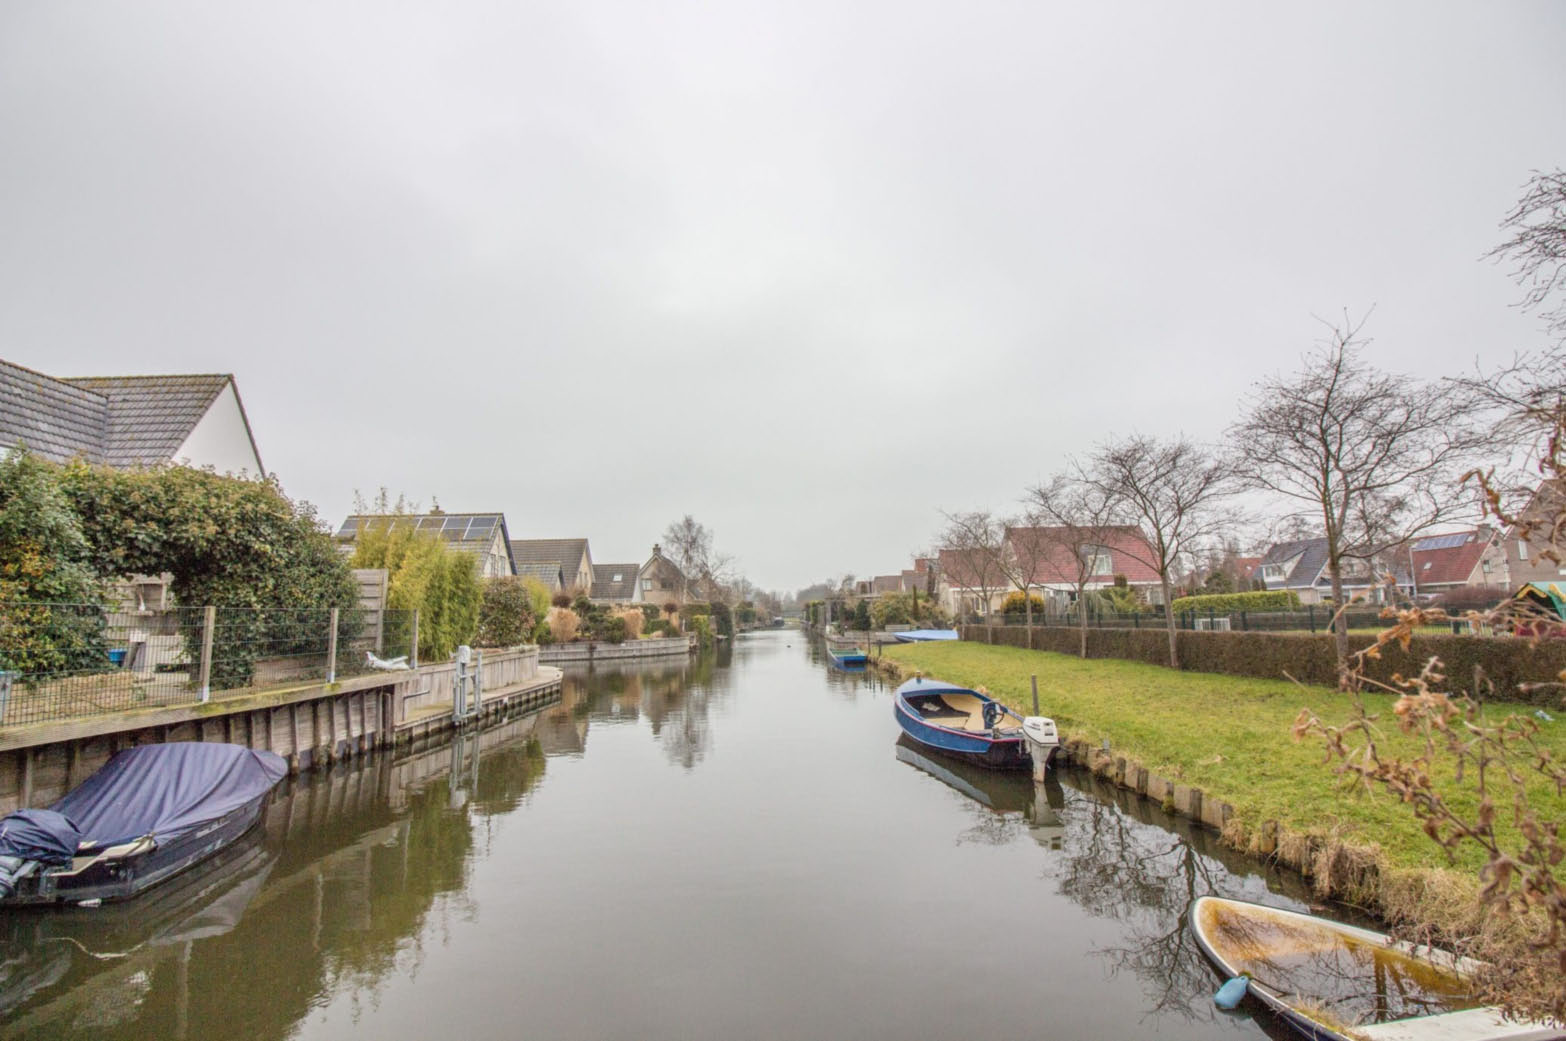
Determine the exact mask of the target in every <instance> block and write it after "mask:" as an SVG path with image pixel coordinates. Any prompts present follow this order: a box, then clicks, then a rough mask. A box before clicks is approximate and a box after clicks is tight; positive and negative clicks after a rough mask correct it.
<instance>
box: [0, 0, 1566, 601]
mask: <svg viewBox="0 0 1566 1041" xmlns="http://www.w3.org/2000/svg"><path fill="white" fill-rule="evenodd" d="M1563 56H1566V4H1562V3H1548V2H1544V3H1533V4H1525V3H1505V4H1503V3H1482V4H1481V3H1471V4H1460V5H1450V4H1438V3H1431V2H1428V0H1420V2H1417V3H1408V4H1388V3H1378V4H1371V5H1366V4H1361V3H1352V4H1343V5H1333V4H1324V3H1309V4H1303V3H1302V4H1293V5H1290V6H1289V7H1287V8H1282V7H1280V6H1278V5H1264V4H1255V3H1250V2H1246V3H1232V4H1217V5H1198V4H1192V3H1179V4H1169V3H1152V4H1145V5H1142V4H1101V3H1087V2H1082V3H1078V4H1071V5H1061V4H1050V3H1040V2H1028V3H1017V4H984V3H963V4H956V3H950V4H930V3H922V2H917V0H896V2H889V0H888V2H877V3H862V4H848V3H843V2H841V0H833V2H830V3H815V2H801V0H782V2H776V3H753V2H747V0H722V2H712V3H668V2H657V3H649V2H645V0H641V2H626V3H601V2H571V3H555V4H528V3H519V2H514V0H506V2H500V0H497V2H492V3H466V2H453V0H441V2H439V3H434V2H432V3H426V4H409V3H403V4H386V3H379V2H377V3H369V2H366V3H358V4H343V3H320V2H317V0H311V2H307V3H284V2H278V0H266V2H264V3H240V2H235V0H225V2H223V3H210V2H196V0H191V2H187V3H171V2H160V0H139V2H137V3H134V4H121V3H58V2H28V0H8V2H6V3H3V4H0V286H3V288H0V357H3V358H5V359H7V360H9V361H13V362H16V363H18V364H22V365H26V366H30V367H33V368H36V369H40V370H43V371H45V372H49V373H51V374H55V375H61V376H80V375H118V374H131V373H158V372H232V373H234V374H235V375H236V376H237V378H238V381H239V387H240V391H241V394H242V396H243V398H244V402H245V406H246V408H247V410H248V412H249V415H250V420H251V423H252V426H253V427H254V430H255V434H256V438H257V441H258V442H259V445H260V448H261V454H262V458H263V460H264V461H265V463H266V465H267V467H268V468H269V469H272V470H274V471H275V472H276V473H277V474H278V475H279V477H280V478H281V479H282V481H283V484H284V487H285V488H286V489H287V490H288V491H289V493H290V494H292V495H294V496H296V497H302V498H305V499H308V500H310V501H312V502H314V503H316V504H317V506H318V507H319V508H320V510H321V513H322V515H323V517H324V518H325V519H326V520H327V521H329V522H331V523H333V524H336V523H337V522H339V521H340V520H341V519H342V516H343V515H344V514H345V513H346V512H348V510H349V508H350V506H351V503H352V498H353V493H354V490H355V489H360V490H362V491H364V492H366V493H373V491H374V490H375V489H376V488H377V487H379V486H381V485H385V486H387V487H389V488H390V489H391V490H392V492H393V493H394V494H395V493H397V492H399V491H400V492H406V493H407V494H409V495H410V496H412V497H414V498H416V499H418V500H421V501H422V502H423V503H424V504H426V505H427V504H428V503H429V501H430V499H431V497H436V498H438V499H439V502H440V505H441V506H442V507H443V508H445V509H446V510H448V511H466V510H486V511H487V510H495V509H500V510H504V511H505V513H506V515H507V518H508V521H509V523H510V527H511V532H512V535H513V537H517V538H525V537H574V536H587V537H589V538H590V539H591V540H592V549H593V554H594V558H595V559H596V560H598V561H600V562H606V563H607V562H618V561H630V560H639V559H641V558H643V557H645V556H646V554H647V552H648V551H649V549H650V547H651V544H652V543H653V541H654V540H655V539H656V538H657V537H658V535H659V533H660V532H661V531H662V530H663V528H664V527H665V526H666V525H667V524H668V523H669V522H670V521H671V520H674V519H675V518H677V517H678V516H680V515H681V514H684V513H691V514H694V515H695V516H696V517H697V518H698V519H699V520H701V521H702V522H704V523H705V524H707V525H708V527H710V528H711V529H712V530H713V531H714V532H715V534H716V537H717V543H718V548H719V549H720V550H722V551H726V552H729V553H732V554H734V555H735V556H736V557H737V558H738V559H739V561H740V564H741V566H742V567H743V569H744V570H745V572H746V573H747V574H748V576H749V577H750V578H751V579H752V580H753V581H754V582H756V583H757V584H758V585H761V586H763V587H767V588H779V589H792V588H797V587H799V586H802V585H805V584H806V583H808V582H810V581H812V580H815V579H818V578H821V577H824V576H826V575H829V574H841V573H843V572H854V573H856V574H860V575H866V574H871V573H886V572H890V571H896V570H898V569H899V568H902V567H906V566H909V565H908V554H909V551H910V550H912V549H914V548H916V547H918V546H920V545H924V544H927V543H928V542H929V541H930V538H931V536H932V534H933V532H934V531H935V530H936V529H937V528H938V527H939V526H940V523H941V519H940V517H939V515H938V513H937V510H938V509H939V508H945V509H951V510H956V509H965V508H970V507H976V506H991V507H996V508H1001V509H1005V508H1009V507H1010V506H1012V505H1013V504H1014V503H1015V501H1016V499H1017V498H1018V497H1019V496H1020V494H1021V493H1022V490H1023V489H1024V487H1025V486H1027V485H1028V484H1031V483H1034V482H1036V481H1038V480H1039V479H1040V478H1043V477H1047V476H1048V475H1049V474H1050V473H1052V472H1053V471H1054V470H1056V469H1057V468H1058V467H1059V466H1060V465H1061V463H1062V461H1063V460H1064V459H1065V457H1066V456H1067V455H1069V454H1071V453H1081V452H1084V451H1086V450H1088V449H1090V448H1091V447H1092V445H1093V443H1094V442H1095V441H1096V440H1098V439H1099V438H1101V437H1103V436H1105V435H1106V434H1113V433H1127V432H1130V431H1132V430H1140V431H1143V432H1147V433H1153V434H1160V435H1163V434H1173V433H1176V432H1180V431H1184V432H1186V433H1189V434H1191V435H1193V436H1195V437H1198V438H1203V439H1209V438H1216V437H1218V436H1219V435H1220V434H1221V432H1222V430H1223V428H1224V427H1225V426H1226V425H1227V424H1228V423H1229V422H1230V421H1231V420H1232V419H1233V418H1234V416H1235V414H1236V408H1237V402H1238V400H1239V399H1240V398H1241V396H1243V395H1244V394H1245V392H1246V390H1247V387H1248V385H1249V384H1250V383H1251V382H1252V381H1254V380H1256V379H1258V378H1260V377H1262V376H1264V375H1266V374H1268V373H1271V372H1274V371H1277V370H1279V369H1288V368H1291V367H1292V366H1293V365H1294V363H1295V362H1296V360H1297V357H1298V355H1299V353H1300V352H1301V351H1302V350H1304V349H1306V348H1308V347H1309V346H1310V345H1311V343H1312V341H1313V340H1315V339H1316V338H1317V336H1318V335H1319V333H1320V332H1321V327H1320V326H1319V324H1318V323H1317V321H1316V320H1315V318H1313V317H1312V316H1313V315H1317V316H1327V317H1331V316H1334V315H1338V314H1341V313H1342V312H1343V310H1344V309H1348V310H1349V311H1350V312H1353V313H1355V314H1360V313H1363V312H1364V311H1365V310H1366V309H1368V308H1370V307H1372V306H1374V308H1375V312H1374V316H1373V317H1372V319H1371V321H1370V324H1369V326H1368V330H1367V331H1368V332H1369V333H1370V334H1371V335H1372V336H1373V337H1374V339H1375V343H1374V345H1373V347H1372V349H1371V355H1370V356H1371V358H1372V360H1374V361H1375V362H1376V363H1378V364H1380V365H1382V366H1384V367H1386V368H1390V369H1393V370H1396V371H1406V372H1418V373H1427V374H1443V373H1452V372H1456V371H1459V370H1462V369H1465V368H1467V367H1470V366H1472V365H1473V363H1474V361H1475V359H1476V358H1477V359H1481V360H1498V359H1500V358H1502V357H1506V356H1509V355H1510V354H1511V352H1512V351H1514V350H1515V349H1518V348H1525V347H1532V346H1538V345H1539V344H1541V343H1543V342H1544V341H1543V337H1542V335H1541V334H1540V332H1539V329H1538V323H1537V322H1535V321H1532V320H1529V319H1528V318H1526V317H1525V316H1523V315H1521V314H1520V313H1519V312H1517V311H1516V309H1515V308H1514V307H1512V304H1513V303H1514V302H1515V300H1516V299H1517V298H1518V296H1519V292H1518V290H1517V288H1516V286H1515V285H1514V284H1513V283H1512V282H1511V280H1510V278H1509V277H1508V274H1507V271H1506V270H1505V269H1504V268H1502V267H1498V266H1496V265H1494V264H1492V263H1489V262H1483V261H1481V260H1480V257H1481V256H1482V255H1483V254H1484V253H1485V251H1486V250H1488V249H1489V248H1490V247H1492V246H1493V245H1495V244H1496V243H1497V242H1498V241H1499V239H1500V234H1499V232H1498V230H1497V224H1498V222H1499V221H1500V219H1501V218H1502V216H1503V215H1504V214H1505V212H1506V211H1507V209H1508V208H1509V207H1510V206H1511V205H1512V204H1513V203H1514V202H1515V201H1516V199H1517V197H1518V195H1519V194H1520V190H1521V187H1522V185H1523V183H1524V182H1525V181H1526V180H1527V178H1528V176H1529V174H1530V172H1531V171H1533V170H1536V169H1542V168H1551V167H1555V166H1559V165H1562V164H1563V163H1566V60H1563Z"/></svg>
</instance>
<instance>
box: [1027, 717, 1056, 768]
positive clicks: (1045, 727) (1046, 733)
mask: <svg viewBox="0 0 1566 1041" xmlns="http://www.w3.org/2000/svg"><path fill="white" fill-rule="evenodd" d="M1022 736H1023V739H1024V740H1025V741H1026V742H1027V745H1028V755H1029V756H1031V757H1032V758H1033V779H1034V780H1035V781H1042V780H1044V774H1045V772H1046V771H1047V770H1048V769H1049V760H1050V756H1052V755H1054V754H1055V750H1056V749H1058V748H1059V747H1060V734H1059V733H1058V732H1057V731H1056V730H1055V721H1054V720H1053V719H1050V718H1049V717H1048V716H1029V717H1028V718H1027V719H1024V720H1023V721H1022Z"/></svg>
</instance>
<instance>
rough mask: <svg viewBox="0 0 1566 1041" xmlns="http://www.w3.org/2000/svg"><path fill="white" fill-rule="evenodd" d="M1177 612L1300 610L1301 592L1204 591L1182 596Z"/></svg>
mask: <svg viewBox="0 0 1566 1041" xmlns="http://www.w3.org/2000/svg"><path fill="white" fill-rule="evenodd" d="M1170 606H1171V607H1173V608H1174V612H1175V614H1180V613H1181V612H1182V611H1211V612H1213V614H1230V613H1232V612H1235V611H1298V610H1299V609H1300V597H1299V594H1298V593H1296V592H1294V590H1292V589H1270V590H1266V591H1258V592H1255V593H1204V594H1202V595H1200V596H1182V597H1178V598H1176V600H1175V601H1174V603H1173V604H1171V605H1170Z"/></svg>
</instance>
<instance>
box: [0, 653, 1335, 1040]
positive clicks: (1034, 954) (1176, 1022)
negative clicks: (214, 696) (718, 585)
mask: <svg viewBox="0 0 1566 1041" xmlns="http://www.w3.org/2000/svg"><path fill="white" fill-rule="evenodd" d="M1209 892H1216V893H1220V894H1224V895H1229V896H1237V897H1241V898H1247V899H1259V900H1265V901H1269V902H1272V903H1277V904H1280V905H1282V906H1287V907H1302V906H1304V905H1303V904H1302V903H1300V901H1299V899H1298V897H1300V896H1301V893H1300V891H1299V889H1298V883H1297V882H1295V881H1292V880H1291V879H1289V878H1288V877H1286V876H1282V875H1279V874H1275V873H1267V872H1264V871H1263V870H1262V868H1261V867H1260V866H1259V865H1257V864H1255V863H1252V862H1250V861H1248V860H1246V859H1244V858H1239V857H1235V856H1234V855H1232V854H1229V853H1227V852H1225V851H1221V850H1219V849H1217V848H1216V846H1215V844H1214V843H1213V842H1212V841H1211V839H1210V838H1209V836H1208V835H1207V834H1205V833H1203V832H1200V831H1198V830H1193V829H1192V828H1191V827H1190V826H1189V825H1188V824H1187V823H1185V822H1182V821H1177V820H1175V819H1173V818H1170V817H1167V816H1165V815H1164V814H1163V813H1162V812H1161V811H1159V809H1158V808H1157V807H1155V806H1152V805H1149V804H1148V803H1146V801H1145V800H1138V799H1135V798H1134V797H1127V796H1126V795H1125V794H1124V793H1121V792H1118V791H1115V790H1112V789H1108V788H1104V787H1100V786H1098V785H1097V784H1096V783H1095V782H1094V781H1093V780H1092V779H1091V778H1088V777H1085V776H1082V775H1078V774H1075V773H1072V772H1069V771H1067V772H1064V773H1063V774H1062V775H1061V776H1060V777H1059V779H1058V780H1056V781H1052V782H1051V783H1049V784H1046V785H1042V786H1038V787H1035V785H1034V784H1033V783H1032V781H1031V780H1029V779H1028V778H1027V777H1026V776H1002V775H996V774H993V773H988V772H985V771H978V770H972V769H968V768H965V767H964V766H962V765H960V764H955V763H952V762H950V761H946V760H940V759H936V758H935V757H932V756H928V755H926V754H924V753H921V752H920V751H919V750H918V749H917V748H916V747H912V746H910V745H908V744H906V743H904V742H901V741H899V738H898V730H897V726H896V723H895V722H894V721H893V718H892V705H891V696H890V692H889V690H888V689H887V687H886V686H885V684H883V683H881V682H880V681H879V680H878V679H877V678H876V677H875V676H873V675H869V674H848V673H843V672H840V671H836V670H833V669H832V668H830V667H828V665H827V663H826V659H825V656H824V655H823V654H822V653H821V652H820V651H819V650H818V649H817V648H814V647H812V646H811V645H810V644H809V643H808V642H807V640H806V638H805V637H804V636H803V635H802V634H800V633H798V632H793V631H773V632H766V633H757V634H749V635H746V636H742V637H740V638H739V639H738V640H736V641H735V642H734V646H733V648H732V650H729V649H725V650H724V651H722V652H720V653H719V654H717V655H707V656H704V657H703V658H699V659H693V660H692V661H691V662H689V663H685V662H681V663H679V664H678V665H674V666H671V665H657V666H647V667H640V668H637V667H621V668H619V669H616V670H611V671H598V672H594V673H591V674H588V673H585V672H583V673H580V674H575V675H568V677H567V682H566V684H565V689H564V690H563V692H562V697H561V700H560V702H559V703H558V704H556V705H553V706H551V707H548V708H546V709H544V710H543V711H541V712H537V713H534V714H531V715H527V716H518V717H515V718H512V719H509V720H507V721H505V722H504V723H502V724H500V725H498V726H496V727H494V728H491V729H490V730H488V731H486V732H485V733H483V734H473V735H467V736H465V737H463V738H459V739H454V740H443V741H441V742H440V743H438V744H434V745H430V746H428V747H425V748H420V749H413V750H404V751H400V752H398V753H397V754H395V755H381V756H378V757H376V758H374V759H372V760H369V761H367V762H364V763H360V764H355V765H352V766H347V767H340V768H338V769H336V770H333V771H332V772H330V773H329V774H326V775H321V776H311V777H306V778H301V779H298V780H296V781H293V782H288V786H287V787H285V789H284V790H282V791H281V792H280V793H279V796H278V798H277V799H276V800H275V802H274V803H273V804H272V805H271V807H270V808H269V810H268V814H267V818H266V821H265V825H264V827H263V828H262V829H260V830H258V831H257V832H255V833H253V834H252V836H251V838H250V839H249V840H248V841H246V842H245V843H242V844H240V845H238V846H236V847H234V848H232V849H231V850H229V851H228V852H227V853H226V854H225V855H224V857H223V859H222V860H221V861H220V862H217V863H211V864H208V865H206V866H205V867H203V868H202V869H198V871H196V872H194V873H192V874H190V875H189V876H187V877H184V878H181V879H180V880H178V881H177V882H175V883H170V884H169V885H168V886H166V887H163V889H161V890H157V891H154V892H153V893H149V894H147V895H146V896H144V897H143V898H141V899H139V900H137V901H135V902H132V903H130V904H124V905H118V906H107V907H103V908H99V909H96V910H93V911H87V910H74V911H70V912H65V913H42V914H39V913H25V914H24V913H16V912H10V913H7V914H6V915H5V917H4V919H3V922H0V1009H3V1011H0V1036H4V1037H6V1038H12V1039H23V1038H50V1039H59V1038H93V1039H95V1041H105V1039H120V1038H126V1039H129V1038H157V1039H184V1038H225V1039H228V1038H254V1039H265V1041H274V1039H282V1038H299V1039H320V1038H342V1037H350V1036H363V1037H369V1038H376V1039H378V1041H379V1039H407V1041H458V1039H489V1038H497V1039H498V1038H506V1039H513V1038H566V1039H607V1038H627V1039H633V1038H634V1039H637V1041H649V1039H664V1038H668V1039H676V1038H725V1039H732V1038H747V1039H752V1038H754V1039H768V1038H812V1039H814V1038H865V1039H871V1038H886V1039H898V1041H907V1039H913V1038H928V1039H947V1038H951V1039H958V1038H961V1039H968V1038H974V1037H993V1038H1054V1039H1076V1038H1080V1039H1101V1038H1102V1039H1109V1038H1134V1037H1138V1038H1139V1037H1146V1038H1169V1039H1186V1038H1192V1039H1195V1038H1202V1039H1211V1038H1261V1037H1267V1036H1279V1037H1281V1036H1283V1035H1282V1034H1281V1033H1278V1030H1277V1028H1276V1027H1275V1026H1274V1025H1272V1024H1270V1023H1264V1022H1257V1021H1254V1020H1252V1019H1251V1018H1250V1017H1249V1016H1248V1015H1246V1014H1244V1013H1221V1012H1217V1011H1216V1010H1215V1009H1214V1008H1213V1006H1212V1000H1211V995H1212V993H1213V991H1214V990H1215V989H1216V987H1217V985H1218V983H1219V982H1220V981H1219V980H1218V979H1217V978H1216V977H1215V975H1214V973H1213V972H1212V971H1211V970H1210V969H1209V968H1208V967H1207V965H1206V964H1205V963H1204V962H1203V961H1202V959H1201V957H1200V955H1199V954H1198V953H1197V952H1196V950H1195V948H1194V946H1193V945H1192V943H1191V941H1190V938H1189V936H1188V934H1187V932H1186V930H1185V927H1184V922H1183V919H1182V912H1183V911H1184V908H1185V906H1186V904H1187V903H1188V902H1189V901H1190V899H1191V898H1192V897H1195V896H1197V895H1200V894H1202V893H1209Z"/></svg>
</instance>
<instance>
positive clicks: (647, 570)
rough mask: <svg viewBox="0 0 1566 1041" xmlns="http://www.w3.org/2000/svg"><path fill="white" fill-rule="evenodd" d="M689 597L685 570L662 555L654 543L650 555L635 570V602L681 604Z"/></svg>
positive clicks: (688, 582) (688, 581) (688, 583)
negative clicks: (645, 561)
mask: <svg viewBox="0 0 1566 1041" xmlns="http://www.w3.org/2000/svg"><path fill="white" fill-rule="evenodd" d="M689 599H690V580H689V579H687V578H686V577H685V572H683V571H681V570H680V568H679V566H678V565H677V564H675V563H674V561H672V560H670V559H669V558H668V557H666V556H664V555H663V550H662V549H661V548H660V547H658V546H657V545H654V546H653V548H652V556H650V557H648V558H647V563H645V564H643V565H642V566H641V567H640V568H638V569H637V572H636V600H635V602H636V603H642V604H657V605H658V606H660V607H661V606H663V605H664V604H668V603H673V604H678V605H681V606H683V605H684V604H685V603H686V602H687V601H688V600H689Z"/></svg>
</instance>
